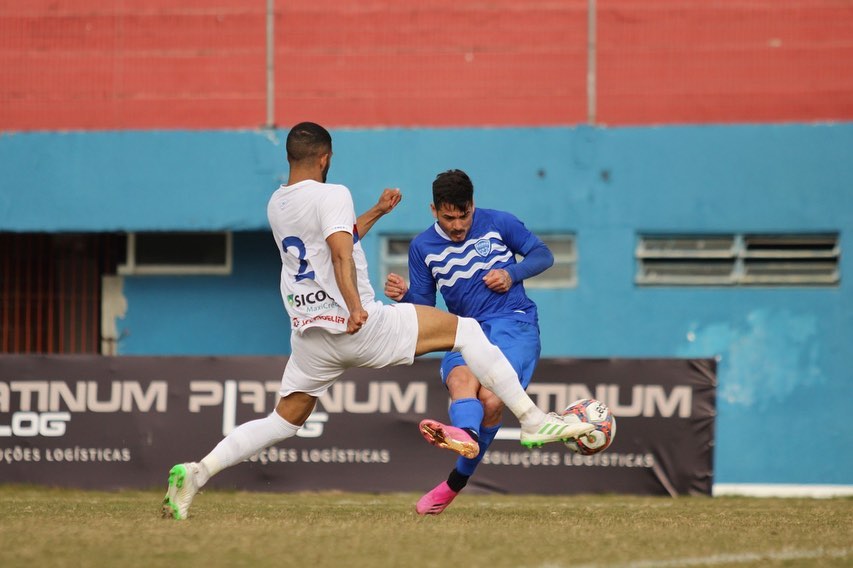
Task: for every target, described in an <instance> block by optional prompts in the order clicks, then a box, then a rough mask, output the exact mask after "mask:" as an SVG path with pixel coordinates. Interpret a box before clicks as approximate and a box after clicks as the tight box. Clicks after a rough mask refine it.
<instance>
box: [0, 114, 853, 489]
mask: <svg viewBox="0 0 853 568" xmlns="http://www.w3.org/2000/svg"><path fill="white" fill-rule="evenodd" d="M333 135H334V137H335V157H334V160H333V165H332V170H331V172H330V181H333V182H339V183H344V184H346V185H348V186H349V187H350V189H351V190H352V191H353V195H354V197H355V201H356V208H357V209H358V210H359V211H362V210H364V209H366V208H367V207H369V206H370V205H371V204H372V203H374V201H375V199H376V198H377V197H378V195H379V192H380V190H381V189H382V188H383V187H394V186H397V187H401V188H402V189H403V191H404V200H403V202H402V203H401V204H400V206H399V207H398V209H397V211H395V212H394V213H393V214H392V215H390V216H389V217H387V218H385V219H383V220H381V221H380V222H379V223H378V224H377V226H376V227H375V228H374V229H373V231H372V232H371V233H370V234H369V235H367V237H365V239H364V240H363V244H364V246H365V248H366V250H367V252H368V255H369V258H370V260H371V262H372V264H373V270H374V274H373V278H374V285H375V287H376V288H377V290H378V291H379V290H381V282H378V281H377V280H376V277H377V276H376V274H377V268H378V259H379V249H378V241H377V236H378V235H379V234H381V233H382V232H387V233H394V232H403V233H412V232H417V231H419V230H421V229H423V228H425V227H426V226H427V225H428V224H429V223H430V222H431V216H430V214H429V208H428V203H429V199H430V184H431V181H432V179H433V178H434V176H435V174H436V173H438V172H440V171H442V170H445V169H448V168H455V167H456V168H462V169H465V170H466V171H468V173H469V174H470V175H471V177H472V179H473V180H474V183H475V186H476V193H475V198H476V201H477V204H478V205H480V206H484V207H494V208H503V209H508V210H510V211H513V212H514V213H516V214H517V215H518V216H519V217H521V218H522V219H523V220H524V221H525V222H526V223H527V225H528V226H529V227H530V228H532V229H533V230H535V231H537V232H542V233H545V232H566V231H570V232H574V233H575V234H576V235H577V239H578V250H579V266H578V275H579V281H578V286H577V287H576V288H573V289H569V290H560V291H551V290H535V291H533V292H532V295H533V296H534V298H535V299H536V300H537V302H538V303H539V304H540V306H541V307H542V308H543V309H541V310H540V311H541V314H542V331H543V355H544V356H580V357H583V356H595V357H610V356H614V357H618V356H631V357H646V356H648V357H659V356H672V357H694V356H696V357H707V356H714V357H718V358H719V391H718V394H719V400H718V412H719V419H718V423H717V444H718V445H717V450H716V480H717V481H718V482H726V483H749V482H755V483H767V482H780V483H782V482H783V483H839V484H853V456H851V455H850V452H848V451H846V449H847V448H850V447H853V427H851V425H850V422H849V420H848V419H847V417H848V416H849V413H850V405H851V402H850V401H851V400H853V383H851V382H850V372H849V356H848V355H847V353H848V352H849V346H850V345H851V344H853V293H851V291H850V283H851V282H853V267H851V263H850V262H847V259H846V257H845V258H844V260H843V261H842V265H841V273H842V283H841V285H840V286H838V287H831V288H812V289H803V288H713V287H708V288H669V287H668V288H638V287H637V286H636V285H635V284H634V275H635V271H636V264H635V260H634V248H635V246H636V239H637V233H638V232H643V231H652V232H675V231H685V232H692V233H696V232H763V231H766V232H787V231H791V232H806V231H839V232H840V234H841V246H842V250H843V251H845V254H846V253H847V252H849V251H851V250H853V237H851V235H853V159H851V149H853V124H851V123H842V124H814V125H796V124H792V125H769V126H752V125H737V126H703V127H691V126H682V127H666V128H618V129H607V128H588V127H579V128H519V129H467V130H466V129H444V130H425V129H424V130H405V129H389V130H338V131H335V132H333ZM284 136H285V133H284V132H274V133H264V132H252V131H243V132H121V133H118V132H102V133H86V134H83V133H65V134H46V133H41V134H38V133H36V134H32V133H31V134H5V135H0V165H2V168H3V170H4V176H3V178H2V180H0V183H2V184H3V185H2V186H0V230H15V231H63V230H84V231H105V230H128V231H130V230H156V229H186V230H195V229H233V230H238V231H259V232H258V233H256V234H252V233H237V237H236V239H235V245H236V249H237V250H236V253H235V273H234V275H233V276H231V277H183V278H164V277H134V278H127V279H126V281H125V294H126V296H127V299H128V305H129V307H128V313H127V317H126V318H125V319H124V320H122V321H120V322H119V327H120V328H122V329H126V331H128V332H129V335H128V336H127V337H126V339H125V340H123V342H122V343H121V344H120V352H121V353H125V354H131V353H133V354H204V353H224V354H252V353H286V352H287V340H288V337H287V335H288V332H287V322H286V317H285V315H284V310H283V307H282V305H281V300H280V298H279V296H278V284H277V278H278V262H279V261H278V257H277V253H276V251H275V248H274V245H273V243H272V242H271V238H269V237H268V236H266V231H267V227H266V213H265V206H266V200H267V197H268V195H269V194H270V193H271V191H272V190H273V189H274V188H275V187H276V186H277V185H278V184H279V183H280V182H281V181H282V179H284V178H285V176H286V172H287V167H286V162H285V160H284V155H283V152H284V151H283V145H282V140H283V138H284ZM804 456H812V457H809V458H804Z"/></svg>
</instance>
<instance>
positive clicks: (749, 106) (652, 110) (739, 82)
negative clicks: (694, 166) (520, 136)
mask: <svg viewBox="0 0 853 568" xmlns="http://www.w3.org/2000/svg"><path fill="white" fill-rule="evenodd" d="M598 5H599V11H598V20H599V27H598V33H599V36H598V40H599V41H598V49H599V59H598V61H599V63H598V98H597V103H598V109H599V112H598V118H599V120H600V121H601V122H603V123H605V124H654V123H703V122H786V121H815V120H832V119H846V120H850V119H853V2H849V1H845V0H793V1H792V0H749V1H747V2H740V1H739V2H735V1H709V0H687V1H678V2H674V1H661V0H657V1H655V0H600V1H599V3H598Z"/></svg>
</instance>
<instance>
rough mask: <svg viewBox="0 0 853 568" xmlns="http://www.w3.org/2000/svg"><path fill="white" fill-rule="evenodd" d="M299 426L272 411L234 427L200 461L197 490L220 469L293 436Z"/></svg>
mask: <svg viewBox="0 0 853 568" xmlns="http://www.w3.org/2000/svg"><path fill="white" fill-rule="evenodd" d="M298 430H299V426H296V425H294V424H291V423H290V422H288V421H287V420H285V419H284V418H282V417H281V416H279V415H278V413H277V412H275V411H273V412H272V413H271V414H270V415H269V416H267V417H266V418H259V419H258V420H252V421H250V422H246V423H245V424H241V425H240V426H237V427H236V428H234V430H233V431H232V432H231V433H230V434H228V435H227V436H226V437H225V438H223V440H222V441H221V442H219V444H217V445H216V447H215V448H213V451H211V452H210V453H209V454H207V455H206V456H205V457H204V459H202V460H201V462H200V464H199V465H200V466H201V467H200V468H199V469H200V470H201V471H200V472H199V475H198V476H197V480H196V481H197V482H198V485H199V487H201V486H202V485H204V484H205V483H207V480H208V479H210V478H211V477H212V476H214V475H216V474H217V473H219V472H220V471H222V470H223V469H225V468H227V467H231V466H232V465H236V464H238V463H240V462H242V461H244V460H246V459H248V458H250V457H252V456H253V455H255V454H256V453H258V452H259V451H261V450H263V449H264V448H266V447H267V446H271V445H273V444H275V443H276V442H280V441H282V440H285V439H287V438H290V437H292V436H295V435H296V432H297V431H298Z"/></svg>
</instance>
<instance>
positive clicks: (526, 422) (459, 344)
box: [453, 318, 545, 427]
mask: <svg viewBox="0 0 853 568" xmlns="http://www.w3.org/2000/svg"><path fill="white" fill-rule="evenodd" d="M458 320H459V321H458V323H457V325H456V344H455V345H454V346H453V350H454V351H459V352H460V353H462V358H463V359H465V363H466V364H467V365H468V366H469V367H470V368H471V372H473V373H474V376H475V377H477V380H478V381H480V384H481V385H483V386H484V387H486V388H487V389H489V390H490V391H492V392H493V393H495V394H496V395H497V397H498V398H499V399H501V400H502V401H503V403H504V404H505V405H506V407H507V408H509V409H510V411H511V412H512V413H513V414H515V416H516V418H518V421H519V422H520V423H521V425H522V426H528V427H532V426H537V425H539V424H540V423H541V422H542V420H544V419H545V413H544V412H542V410H540V409H539V407H537V406H536V405H535V404H534V403H533V400H531V398H530V397H529V396H527V393H526V392H524V389H523V388H522V386H521V382H520V381H519V380H518V375H517V374H516V372H515V369H513V368H512V365H510V363H509V361H507V358H506V357H505V356H504V354H503V352H501V350H500V349H498V348H497V347H495V346H494V345H492V344H491V343H489V339H488V338H487V337H486V334H485V333H483V329H482V328H481V327H480V324H478V323H477V320H475V319H472V318H458Z"/></svg>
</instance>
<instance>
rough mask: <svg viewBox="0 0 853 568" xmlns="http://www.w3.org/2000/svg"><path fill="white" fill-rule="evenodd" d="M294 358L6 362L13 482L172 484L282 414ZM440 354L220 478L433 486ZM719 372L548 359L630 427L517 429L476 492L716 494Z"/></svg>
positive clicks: (367, 386) (341, 386)
mask: <svg viewBox="0 0 853 568" xmlns="http://www.w3.org/2000/svg"><path fill="white" fill-rule="evenodd" d="M286 361H287V359H286V358H285V357H100V356H83V355H81V356H25V355H4V356H0V482H2V483H32V484H43V485H50V486H64V487H78V488H98V489H120V488H150V487H156V486H159V485H160V484H162V483H163V482H164V480H165V474H166V472H167V471H168V469H169V467H170V466H171V465H173V464H174V463H177V462H181V461H191V460H198V459H200V458H202V457H203V456H204V455H205V454H206V453H207V452H208V451H209V450H210V449H211V448H212V447H213V446H214V445H215V444H216V443H217V442H218V441H219V440H220V439H221V437H222V436H223V434H226V433H228V432H229V431H230V430H231V429H232V428H234V426H235V425H237V424H240V423H242V422H245V421H247V420H251V419H254V418H257V417H261V416H264V415H265V414H268V413H269V412H271V411H272V409H273V408H274V405H275V402H276V398H277V391H278V386H279V381H280V377H281V373H282V370H283V369H284V365H285V363H286ZM438 367H439V360H438V359H423V360H418V361H416V362H415V364H414V365H413V366H412V367H394V368H388V369H382V370H366V369H352V370H349V371H347V372H346V373H345V374H344V375H343V376H342V377H341V379H340V380H339V381H338V382H337V383H336V384H335V385H334V386H333V387H332V388H331V389H330V390H329V392H328V393H327V394H326V395H324V396H323V397H322V398H321V399H320V403H319V404H318V406H317V408H316V409H315V411H314V413H313V414H312V415H311V417H310V418H309V420H308V422H307V423H306V425H305V427H304V428H302V429H301V430H300V432H299V435H298V436H297V437H295V438H291V439H289V440H286V441H284V442H282V443H280V444H276V445H274V446H272V447H270V448H267V449H266V450H263V451H262V452H260V453H259V454H258V455H256V456H253V457H252V458H251V459H250V460H248V463H245V464H241V465H239V466H237V467H233V468H231V469H229V470H226V471H224V472H223V473H222V474H220V475H219V476H217V477H215V478H214V479H213V480H212V481H211V483H210V485H209V486H210V487H219V488H237V489H246V490H265V491H301V490H345V491H365V492H383V491H423V490H425V489H428V488H431V487H432V486H433V485H434V484H435V483H436V482H437V481H439V480H441V479H443V478H444V477H445V476H446V475H447V473H448V472H449V471H450V469H451V468H452V466H453V463H454V456H453V454H450V453H449V452H443V451H440V450H437V449H435V448H433V447H431V446H429V445H428V444H426V443H425V442H424V441H423V440H422V439H421V436H420V434H419V433H418V429H417V425H418V423H419V422H420V421H421V420H422V419H423V418H426V417H431V418H436V419H439V420H446V418H447V406H448V397H447V391H446V390H445V388H444V387H443V386H442V384H441V381H440V379H439V375H438ZM715 372H716V367H715V362H714V361H713V360H709V359H543V360H542V361H541V362H540V364H539V367H538V369H537V373H536V376H535V377H534V381H533V383H532V384H531V385H530V387H529V389H528V392H529V394H530V395H531V397H532V398H533V399H534V401H536V403H537V404H538V405H539V406H540V407H542V408H543V409H548V410H553V409H562V408H565V407H566V406H568V405H569V404H570V403H572V402H573V401H574V400H576V399H580V398H597V399H599V400H602V401H603V402H605V403H606V404H608V405H609V406H610V408H611V410H612V412H613V414H614V415H615V416H616V418H617V435H616V437H615V441H614V443H613V444H612V445H611V446H610V448H608V449H607V450H606V451H604V452H601V453H599V454H595V455H592V456H581V455H578V454H575V453H573V452H571V451H570V450H569V449H568V448H566V447H564V446H563V445H562V444H549V445H546V446H544V447H542V448H540V449H537V450H532V451H531V450H526V449H524V448H523V447H522V446H520V445H519V443H518V433H519V431H518V424H517V421H516V420H515V419H514V418H513V417H512V416H511V415H509V413H506V415H505V418H504V428H502V430H501V431H500V433H499V435H498V438H497V439H496V440H495V442H494V443H493V444H492V446H491V448H490V449H489V451H488V452H487V453H486V455H485V457H484V460H483V464H482V465H481V466H480V468H479V469H478V471H477V474H476V475H475V476H474V477H473V478H472V480H471V483H470V484H469V491H470V492H477V491H480V492H506V493H539V494H559V493H604V492H608V493H630V494H649V495H666V494H669V495H673V496H674V495H682V494H706V495H710V494H711V488H712V482H713V468H712V454H713V444H714V416H715V397H716V375H715Z"/></svg>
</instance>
